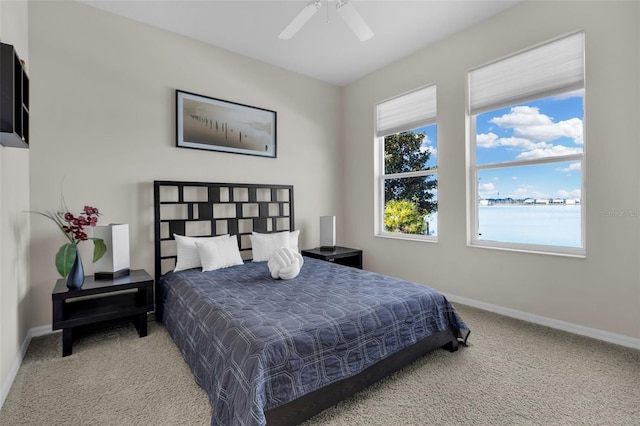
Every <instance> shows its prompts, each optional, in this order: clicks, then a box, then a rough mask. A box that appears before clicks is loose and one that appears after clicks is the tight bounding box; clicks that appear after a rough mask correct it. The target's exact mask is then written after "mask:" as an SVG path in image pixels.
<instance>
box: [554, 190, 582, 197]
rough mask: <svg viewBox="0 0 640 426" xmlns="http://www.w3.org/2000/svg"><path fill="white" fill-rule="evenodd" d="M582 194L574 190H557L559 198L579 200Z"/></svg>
mask: <svg viewBox="0 0 640 426" xmlns="http://www.w3.org/2000/svg"><path fill="white" fill-rule="evenodd" d="M581 194H582V192H581V191H580V190H579V189H574V190H572V191H567V190H564V189H559V190H558V197H559V198H581V196H582V195H581Z"/></svg>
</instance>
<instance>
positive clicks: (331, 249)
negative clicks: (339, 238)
mask: <svg viewBox="0 0 640 426" xmlns="http://www.w3.org/2000/svg"><path fill="white" fill-rule="evenodd" d="M335 249H336V246H320V251H334V250H335Z"/></svg>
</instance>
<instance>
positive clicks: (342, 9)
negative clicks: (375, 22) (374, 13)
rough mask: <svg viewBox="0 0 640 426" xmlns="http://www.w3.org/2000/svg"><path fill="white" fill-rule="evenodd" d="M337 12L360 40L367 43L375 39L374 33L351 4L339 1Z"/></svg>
mask: <svg viewBox="0 0 640 426" xmlns="http://www.w3.org/2000/svg"><path fill="white" fill-rule="evenodd" d="M336 10H337V11H338V15H340V17H341V18H342V19H343V20H344V22H345V23H346V24H347V25H348V26H349V28H351V31H353V33H354V34H355V35H356V37H358V40H360V41H367V40H369V39H370V38H371V37H373V31H372V30H371V28H370V27H369V25H367V23H366V22H365V21H364V19H362V16H360V14H359V13H358V11H357V10H356V9H355V8H354V7H353V5H352V4H351V3H348V2H346V1H342V0H338V3H337V4H336Z"/></svg>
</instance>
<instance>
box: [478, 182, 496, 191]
mask: <svg viewBox="0 0 640 426" xmlns="http://www.w3.org/2000/svg"><path fill="white" fill-rule="evenodd" d="M479 189H480V191H495V189H496V186H495V185H494V184H492V183H491V182H489V183H483V184H481V185H480V188H479Z"/></svg>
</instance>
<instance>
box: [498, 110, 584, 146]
mask: <svg viewBox="0 0 640 426" xmlns="http://www.w3.org/2000/svg"><path fill="white" fill-rule="evenodd" d="M489 121H490V122H491V123H494V124H497V125H498V126H500V127H501V128H503V129H513V135H514V137H515V138H516V139H525V140H529V141H530V142H542V141H545V142H549V141H553V140H556V139H560V138H563V137H567V138H570V139H573V141H574V143H576V144H578V145H582V144H583V126H582V120H581V119H579V118H571V119H569V120H564V121H559V122H557V123H556V122H554V121H553V118H551V117H549V116H548V115H546V114H542V113H540V109H539V108H537V107H531V106H526V105H521V106H516V107H513V108H511V111H510V112H509V113H508V114H504V115H503V116H501V117H494V118H492V119H491V120H489Z"/></svg>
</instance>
